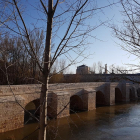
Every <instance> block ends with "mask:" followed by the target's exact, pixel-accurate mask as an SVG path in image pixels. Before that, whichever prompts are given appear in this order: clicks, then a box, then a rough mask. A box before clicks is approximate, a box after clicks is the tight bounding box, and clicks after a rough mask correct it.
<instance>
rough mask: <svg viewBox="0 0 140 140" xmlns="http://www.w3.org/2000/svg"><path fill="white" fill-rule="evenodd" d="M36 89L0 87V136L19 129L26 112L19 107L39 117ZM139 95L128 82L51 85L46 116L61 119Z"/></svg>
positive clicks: (138, 91) (36, 86) (134, 85)
mask: <svg viewBox="0 0 140 140" xmlns="http://www.w3.org/2000/svg"><path fill="white" fill-rule="evenodd" d="M40 90H41V85H11V86H7V85H4V86H0V133H2V132H6V131H10V130H14V129H18V128H21V127H23V126H24V119H25V118H24V117H25V113H26V111H25V110H24V109H23V108H25V109H27V110H31V109H28V106H29V105H30V104H32V106H34V107H33V108H34V110H36V114H37V115H39V97H40ZM139 93H140V86H139V85H138V84H130V83H117V82H112V83H111V82H90V83H88V82H85V83H68V84H51V85H49V93H48V96H47V116H48V117H49V118H61V117H65V116H68V115H70V112H71V111H72V110H74V111H77V110H81V111H89V110H93V109H96V105H98V104H99V105H115V103H116V102H120V101H121V102H127V101H129V100H131V99H132V100H135V99H137V98H138V95H139ZM21 106H22V107H23V108H22V107H21ZM62 110H63V111H62ZM60 112H61V113H60ZM58 114H59V115H58Z"/></svg>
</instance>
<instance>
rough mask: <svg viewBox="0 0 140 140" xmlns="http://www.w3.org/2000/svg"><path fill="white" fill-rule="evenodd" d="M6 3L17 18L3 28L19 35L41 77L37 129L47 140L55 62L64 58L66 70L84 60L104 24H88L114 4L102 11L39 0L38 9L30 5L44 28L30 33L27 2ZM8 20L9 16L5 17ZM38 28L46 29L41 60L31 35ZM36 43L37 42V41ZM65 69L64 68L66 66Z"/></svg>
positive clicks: (84, 0)
mask: <svg viewBox="0 0 140 140" xmlns="http://www.w3.org/2000/svg"><path fill="white" fill-rule="evenodd" d="M5 2H6V3H8V4H10V6H9V7H10V10H12V11H14V14H13V15H12V17H11V19H13V20H12V21H10V24H8V23H4V22H2V23H3V24H2V25H3V27H4V28H5V29H6V30H7V31H9V33H12V34H14V36H16V35H18V36H20V37H21V41H22V44H23V47H24V49H25V50H26V51H27V52H28V54H29V56H30V58H31V61H34V63H33V69H36V67H37V68H38V69H39V71H40V72H41V75H42V79H41V82H42V87H41V93H40V120H39V128H38V129H39V140H46V126H47V116H46V114H47V111H46V108H47V103H46V98H47V95H48V83H49V79H50V71H51V68H52V66H53V65H54V63H55V61H56V60H57V59H58V58H59V57H61V56H65V58H67V60H68V62H69V63H68V64H67V66H66V67H68V66H70V65H71V64H74V63H75V60H76V59H77V58H78V57H80V56H81V57H82V58H83V59H85V55H84V54H83V52H84V51H85V50H86V48H87V45H88V41H87V39H89V37H91V32H92V31H93V30H94V29H96V28H97V27H99V26H100V25H102V24H103V22H101V23H100V24H99V25H96V26H92V25H91V24H89V21H90V20H91V18H92V17H93V15H94V12H95V11H97V10H100V9H102V8H105V7H108V6H110V5H112V4H113V3H112V4H110V5H106V6H104V7H100V8H99V7H96V5H95V3H94V0H78V1H75V0H72V1H65V0H64V1H60V0H56V1H54V3H53V0H48V2H46V1H45V0H38V1H37V2H38V3H37V5H35V4H36V3H34V4H31V5H33V7H32V8H35V10H36V11H38V12H39V14H40V15H41V16H40V15H39V16H36V14H34V15H35V16H36V17H34V19H37V20H36V23H38V22H39V21H41V23H42V25H43V27H41V26H40V24H38V26H37V25H35V24H34V25H33V26H32V28H31V29H29V26H30V25H32V24H28V23H27V21H26V20H25V19H24V18H25V17H26V16H27V15H26V14H25V13H24V11H23V10H22V7H23V6H24V5H25V2H24V1H22V0H21V1H20V0H19V1H17V0H6V1H5ZM26 4H27V6H29V4H28V2H26ZM38 7H39V8H38ZM5 17H7V15H5ZM30 18H31V17H30ZM87 21H88V22H87ZM28 25H29V26H28ZM62 26H63V27H62ZM36 28H41V29H43V28H44V29H45V39H44V40H43V41H44V50H43V55H42V56H41V57H42V58H40V57H39V55H38V54H37V52H38V50H36V47H34V43H33V41H32V38H33V37H32V35H31V34H32V31H33V30H35V29H36ZM1 29H2V28H1ZM38 37H39V36H38ZM35 40H36V41H37V39H35ZM52 44H53V46H54V48H53V50H51V46H52ZM39 46H40V44H39ZM71 54H72V55H71ZM73 54H76V55H77V56H76V57H73V56H75V55H73ZM41 60H42V61H41ZM99 66H100V70H99V71H100V73H102V69H101V66H102V64H101V63H100V65H99ZM62 67H64V64H63V65H62Z"/></svg>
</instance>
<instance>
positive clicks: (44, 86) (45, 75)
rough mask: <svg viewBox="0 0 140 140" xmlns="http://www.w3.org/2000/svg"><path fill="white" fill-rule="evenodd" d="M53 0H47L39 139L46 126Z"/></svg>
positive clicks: (43, 138)
mask: <svg viewBox="0 0 140 140" xmlns="http://www.w3.org/2000/svg"><path fill="white" fill-rule="evenodd" d="M52 7H53V0H49V1H48V13H47V15H48V21H47V31H46V42H45V53H44V68H43V74H42V76H43V77H42V78H43V79H42V82H43V84H42V88H41V95H40V105H41V106H40V129H39V140H46V127H45V125H46V124H47V95H48V84H49V72H50V61H51V60H50V54H51V37H52V21H53V10H52V9H53V8H52Z"/></svg>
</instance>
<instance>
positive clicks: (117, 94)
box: [115, 87, 123, 103]
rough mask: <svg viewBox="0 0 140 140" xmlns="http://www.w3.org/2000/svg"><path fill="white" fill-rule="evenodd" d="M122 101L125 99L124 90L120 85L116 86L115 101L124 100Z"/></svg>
mask: <svg viewBox="0 0 140 140" xmlns="http://www.w3.org/2000/svg"><path fill="white" fill-rule="evenodd" d="M122 101H123V95H122V92H121V90H120V89H119V88H118V87H116V88H115V103H117V102H122Z"/></svg>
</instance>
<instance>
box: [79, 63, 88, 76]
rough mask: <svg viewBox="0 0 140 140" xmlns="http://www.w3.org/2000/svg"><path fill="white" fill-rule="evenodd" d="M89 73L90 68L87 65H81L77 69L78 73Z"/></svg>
mask: <svg viewBox="0 0 140 140" xmlns="http://www.w3.org/2000/svg"><path fill="white" fill-rule="evenodd" d="M89 73H90V68H89V67H88V66H86V65H81V66H79V67H77V69H76V74H89Z"/></svg>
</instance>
